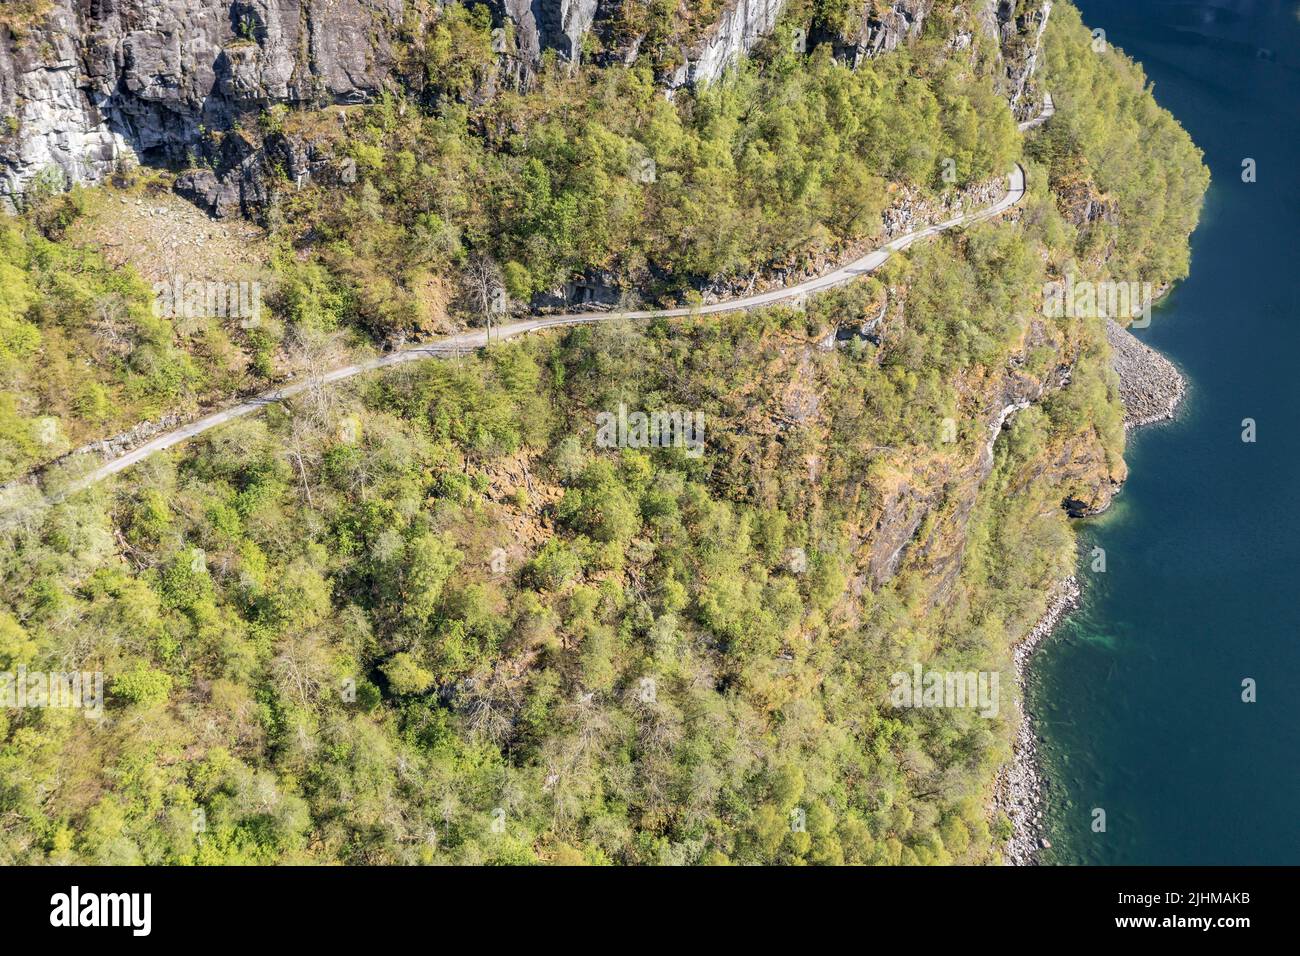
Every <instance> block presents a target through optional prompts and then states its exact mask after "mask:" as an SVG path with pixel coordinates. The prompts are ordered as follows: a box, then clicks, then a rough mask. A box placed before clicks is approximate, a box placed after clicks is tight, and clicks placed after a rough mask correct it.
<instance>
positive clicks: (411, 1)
mask: <svg viewBox="0 0 1300 956" xmlns="http://www.w3.org/2000/svg"><path fill="white" fill-rule="evenodd" d="M45 2H46V5H45V6H40V7H37V8H34V9H36V10H37V11H38V12H36V13H33V14H32V15H30V16H27V17H25V18H22V19H21V20H19V19H18V18H15V17H6V16H4V15H3V14H0V206H7V207H10V208H12V207H13V206H14V205H15V204H16V203H17V201H18V199H19V197H20V196H21V195H22V194H23V192H24V191H25V190H26V189H27V187H28V186H29V184H31V183H32V182H33V181H34V180H36V179H37V178H38V177H40V176H46V177H48V178H49V179H50V180H51V184H52V185H53V186H54V187H57V186H58V185H59V184H68V183H73V182H82V183H94V182H98V181H100V180H102V179H103V178H104V177H105V176H107V175H108V174H109V173H110V172H111V171H112V170H113V169H114V168H115V167H116V166H117V165H118V164H120V163H129V162H143V163H147V164H153V165H164V166H168V167H171V168H173V169H179V170H181V171H182V173H183V174H182V176H181V177H180V181H179V184H178V185H179V188H180V190H181V191H182V192H183V193H184V194H185V195H186V196H188V197H190V198H192V199H194V200H195V201H196V202H198V203H200V204H201V205H202V206H203V207H204V208H206V209H208V210H209V211H210V212H212V213H214V214H217V215H229V214H234V213H243V214H246V215H247V214H255V213H256V212H258V211H259V210H260V209H261V208H262V207H263V206H264V204H265V203H266V202H267V201H268V199H269V194H270V192H271V190H272V182H271V180H272V178H273V177H272V176H271V172H272V171H273V170H284V171H286V172H287V174H288V175H289V177H290V179H291V180H292V181H300V180H301V178H302V177H303V176H314V175H316V174H317V172H318V171H319V170H320V169H321V168H322V167H323V166H325V165H327V163H326V159H325V157H323V156H321V155H313V154H312V150H311V148H310V147H309V146H307V145H304V144H302V143H298V142H294V141H291V140H289V139H287V138H285V137H284V136H283V135H281V136H280V137H279V138H278V139H277V138H276V136H274V135H270V136H266V135H264V134H263V131H259V130H258V123H257V119H258V117H259V116H260V114H261V113H262V112H263V110H265V109H266V108H267V107H268V106H271V105H275V104H289V105H292V106H323V105H329V104H336V105H344V104H353V103H362V102H366V101H369V100H371V99H373V98H374V97H375V96H377V95H378V94H379V92H380V91H381V90H382V89H384V88H385V87H386V86H402V85H404V84H405V83H406V79H405V78H404V77H403V76H402V75H401V74H400V71H399V69H398V67H397V64H396V59H397V55H396V52H395V47H398V46H399V44H398V43H397V38H398V36H399V33H400V30H401V25H405V26H406V27H407V28H409V29H412V30H414V31H415V32H417V33H418V32H419V30H420V21H421V19H422V18H431V17H436V16H437V15H438V10H439V5H438V4H437V3H434V2H431V0H234V2H230V0H93V2H91V0H45ZM935 3H936V0H893V2H892V3H888V4H883V5H882V4H879V3H877V2H875V0H872V2H869V3H864V4H862V6H861V7H860V8H857V12H855V13H853V14H851V15H850V16H849V18H848V19H849V22H850V23H851V24H852V26H847V27H846V26H843V25H838V26H835V27H834V28H830V27H826V26H825V25H821V26H819V25H817V24H813V25H812V30H811V34H810V35H809V36H808V37H807V47H808V49H812V48H813V47H815V46H816V45H817V44H819V43H830V44H832V46H833V47H834V48H835V51H836V53H837V55H839V56H840V57H842V58H843V59H845V60H846V61H848V62H852V63H855V64H856V63H857V62H859V61H860V60H861V58H862V57H870V56H878V55H880V54H882V53H885V52H888V51H890V50H893V49H896V48H897V47H898V46H899V45H900V44H904V43H908V42H912V41H914V40H915V39H916V38H917V37H919V36H920V35H921V32H922V30H923V29H924V27H925V24H926V22H927V19H928V18H929V17H931V16H932V15H933V11H934V7H935ZM627 4H628V0H494V4H493V8H494V16H495V17H496V19H497V21H498V22H499V23H502V24H504V23H506V22H507V21H508V22H509V23H510V24H512V25H513V32H514V35H515V48H514V49H513V50H511V51H509V52H508V53H507V52H505V51H503V53H502V70H503V72H502V75H503V76H504V77H506V78H512V79H514V80H515V81H517V82H522V83H526V82H528V77H529V75H530V74H531V72H532V71H535V70H536V68H537V67H538V66H539V65H540V62H541V58H542V56H543V55H544V54H545V52H546V51H548V50H554V51H556V53H557V54H558V56H559V57H560V58H561V59H562V60H565V61H569V62H577V61H579V60H580V59H581V58H582V56H583V52H582V51H583V50H584V48H585V45H586V42H587V39H588V37H589V36H591V37H592V38H593V41H594V42H593V44H592V45H593V47H594V48H595V49H597V50H599V51H600V52H599V54H598V57H597V60H598V62H601V63H611V62H630V61H632V60H634V59H636V58H637V56H638V55H640V54H641V53H643V52H646V51H643V46H645V45H646V44H647V41H648V40H650V39H651V34H653V43H652V45H653V46H654V47H655V49H654V50H653V51H649V52H648V53H647V55H649V56H650V58H651V61H652V62H653V63H654V65H655V68H656V71H657V72H658V75H659V77H660V80H661V82H662V83H663V85H664V87H665V88H666V89H667V90H669V91H670V92H671V91H672V90H674V89H677V88H679V87H682V86H685V85H689V84H701V83H709V82H712V81H715V80H717V79H718V78H719V77H720V76H721V75H722V74H723V72H724V71H725V70H726V69H727V67H728V66H730V65H731V64H732V63H734V62H735V61H736V60H737V59H738V58H739V57H741V56H743V55H745V54H747V53H750V52H752V51H753V50H754V48H755V47H756V46H757V44H758V43H759V41H760V40H761V39H762V38H763V37H765V36H767V35H768V34H769V33H770V32H771V31H772V29H773V27H774V26H775V24H776V22H777V20H778V18H779V17H780V16H781V15H782V13H783V12H784V11H785V9H786V2H785V0H726V2H725V3H724V4H723V6H722V7H721V10H720V12H718V13H717V14H716V15H711V16H710V19H709V21H708V22H702V21H701V20H700V19H699V18H698V17H695V16H693V15H692V14H691V12H690V10H689V9H688V8H687V7H686V6H682V7H681V8H679V9H677V10H676V11H675V12H674V13H673V14H672V16H671V18H670V19H669V20H668V21H666V22H665V21H663V20H662V18H661V19H660V20H658V21H655V20H653V18H648V17H647V16H646V15H645V11H638V10H632V9H631V8H629V7H628V5H627ZM1022 8H1023V9H1022ZM1050 10H1051V3H1050V0H1038V2H1033V0H1031V2H1028V3H1023V2H1019V0H1017V2H1012V0H983V2H982V4H981V5H979V6H978V7H977V8H976V9H975V11H974V12H973V13H970V14H968V13H966V12H964V8H963V7H961V6H959V5H958V6H954V7H953V8H952V9H950V10H947V11H945V16H947V17H949V18H950V19H951V20H952V23H953V24H954V26H953V27H952V29H954V30H956V31H957V32H956V33H955V34H954V35H953V36H952V38H951V39H950V42H949V45H950V47H951V48H952V49H954V50H961V49H964V48H965V47H968V46H970V45H971V37H972V36H973V31H974V30H976V29H982V30H983V31H985V33H987V34H988V35H989V36H990V37H992V38H994V39H995V40H996V42H997V47H998V51H999V53H998V55H999V56H1000V57H1001V59H1002V66H1001V72H1000V73H999V75H998V77H997V82H998V84H999V86H1000V87H1001V88H1002V89H1003V91H1004V93H1005V94H1006V95H1007V97H1008V100H1009V101H1010V102H1011V104H1012V106H1013V108H1014V109H1015V110H1016V111H1017V113H1018V114H1023V115H1028V114H1030V113H1032V112H1033V111H1034V110H1035V109H1036V103H1035V97H1034V96H1033V95H1032V88H1031V87H1032V82H1031V77H1032V75H1033V72H1034V67H1035V63H1036V58H1037V55H1038V46H1039V41H1040V38H1041V34H1042V30H1043V27H1044V26H1045V24H1046V22H1047V16H1048V13H1049V12H1050Z"/></svg>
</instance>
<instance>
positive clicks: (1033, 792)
mask: <svg viewBox="0 0 1300 956" xmlns="http://www.w3.org/2000/svg"><path fill="white" fill-rule="evenodd" d="M1080 594H1081V591H1080V589H1079V582H1078V580H1077V579H1076V578H1075V577H1074V576H1073V575H1071V576H1070V577H1068V578H1066V579H1065V580H1064V581H1062V582H1061V583H1060V584H1059V585H1057V587H1056V589H1055V591H1054V592H1053V594H1052V598H1051V600H1050V601H1049V602H1048V605H1047V611H1046V613H1044V614H1043V616H1042V618H1040V619H1039V621H1038V623H1037V624H1035V625H1034V627H1033V629H1032V630H1031V631H1030V632H1029V633H1028V634H1027V635H1025V639H1024V640H1023V641H1021V642H1020V643H1019V644H1017V645H1016V649H1015V651H1014V652H1013V653H1012V663H1013V665H1014V667H1015V678H1016V686H1017V687H1018V688H1019V690H1020V693H1019V694H1018V695H1017V696H1016V711H1017V713H1018V714H1019V717H1020V720H1019V722H1018V725H1017V727H1016V740H1015V744H1014V750H1013V756H1012V758H1011V762H1010V763H1008V764H1007V765H1006V766H1005V767H1004V768H1003V770H1002V773H1001V774H1000V775H999V777H998V782H997V787H996V789H995V790H994V796H993V809H994V811H995V812H996V811H998V810H1001V811H1002V812H1003V813H1005V814H1006V815H1007V819H1009V820H1010V821H1011V827H1012V830H1011V838H1010V839H1009V840H1008V841H1007V844H1006V846H1005V847H1004V849H1003V857H1004V861H1005V862H1006V863H1008V864H1011V865H1012V866H1032V865H1033V864H1035V863H1037V862H1038V858H1037V857H1038V851H1039V850H1040V849H1045V848H1047V847H1048V846H1050V844H1049V843H1048V842H1047V838H1046V837H1045V836H1043V826H1044V820H1043V810H1044V807H1043V790H1044V780H1043V776H1042V771H1041V768H1040V767H1039V763H1038V737H1037V736H1036V734H1035V733H1034V729H1033V725H1032V723H1031V721H1030V717H1031V715H1030V714H1029V713H1028V712H1027V711H1026V710H1025V682H1026V677H1027V675H1028V669H1029V660H1030V658H1031V657H1033V654H1034V651H1035V650H1037V649H1038V647H1039V645H1041V644H1042V642H1043V641H1044V640H1045V639H1046V638H1047V637H1048V636H1049V635H1050V634H1051V633H1052V631H1053V630H1055V628H1056V625H1057V624H1059V623H1060V621H1061V618H1063V617H1065V616H1066V615H1067V614H1069V613H1070V612H1071V611H1073V610H1074V609H1075V608H1077V607H1078V606H1079V597H1080Z"/></svg>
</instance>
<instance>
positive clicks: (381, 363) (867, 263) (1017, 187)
mask: <svg viewBox="0 0 1300 956" xmlns="http://www.w3.org/2000/svg"><path fill="white" fill-rule="evenodd" d="M1055 112H1056V106H1055V104H1054V103H1053V102H1052V97H1051V94H1050V93H1049V94H1046V95H1045V97H1044V102H1043V110H1042V112H1041V113H1040V114H1039V115H1038V116H1036V117H1034V118H1033V119H1030V120H1026V121H1025V122H1023V123H1021V124H1019V125H1020V130H1021V131H1022V132H1024V131H1027V130H1030V129H1034V128H1035V127H1038V126H1041V125H1042V124H1043V123H1045V122H1047V120H1048V119H1049V118H1050V117H1051V116H1052V115H1053V114H1054V113H1055ZM1024 195H1025V171H1024V169H1023V167H1021V166H1020V165H1019V164H1018V163H1017V164H1016V167H1015V168H1014V169H1013V170H1012V171H1011V174H1010V175H1009V176H1008V177H1007V192H1006V194H1005V195H1004V196H1003V197H1002V198H1001V199H999V200H998V201H997V202H995V203H993V204H992V205H990V206H987V207H985V208H984V209H981V210H979V211H977V212H974V213H970V214H968V215H964V216H956V217H954V218H952V219H948V220H945V221H944V222H939V223H935V224H934V225H931V226H927V227H925V228H924V229H918V230H916V231H915V232H910V233H908V234H907V235H905V236H899V237H898V238H897V239H894V240H892V241H891V242H888V243H886V244H885V245H883V246H881V247H880V248H878V249H875V250H873V251H871V252H869V253H867V254H866V255H864V256H862V257H861V258H859V259H856V260H854V261H853V262H850V263H848V264H847V265H844V266H840V267H839V268H838V269H835V270H833V271H831V272H827V273H825V274H824V275H820V276H816V277H814V278H812V279H808V280H807V281H804V282H800V283H799V284H798V285H792V286H787V287H785V288H781V289H773V290H772V291H770V292H764V293H761V294H759V295H751V296H745V297H744V298H737V299H726V300H723V301H721V302H715V303H713V304H711V305H704V306H696V307H688V308H678V309H645V310H641V311H635V312H583V313H570V314H565V315H549V316H545V317H538V318H532V319H522V320H520V321H517V322H509V323H506V324H504V325H500V326H498V327H497V328H496V329H495V330H494V335H493V340H494V341H504V340H506V339H512V338H515V337H517V336H520V335H525V334H527V333H529V332H535V331H538V330H540V329H550V328H555V327H557V326H569V325H582V324H585V323H588V322H610V321H613V320H615V319H655V318H679V317H682V316H687V315H714V314H717V313H720V312H743V311H747V310H750V309H758V308H762V307H764V306H768V305H774V304H776V303H779V302H789V301H791V300H796V301H797V300H802V299H803V298H804V297H806V296H808V295H810V294H812V293H815V292H821V291H823V290H825V289H830V288H834V287H835V286H840V285H844V284H846V283H848V282H852V281H853V280H854V279H856V278H858V277H859V276H864V275H867V274H869V273H871V272H874V271H875V270H876V269H879V268H880V267H881V266H882V265H884V263H885V262H886V261H887V260H888V259H889V257H890V256H891V255H893V254H894V253H895V252H901V251H902V250H904V249H906V248H907V247H908V246H910V245H912V244H913V243H914V242H918V241H920V240H923V239H928V238H929V237H931V236H935V235H938V234H939V233H941V232H945V231H947V230H949V229H953V228H955V227H957V226H966V225H970V224H971V223H975V222H980V221H982V220H985V219H991V218H993V217H994V216H998V215H1000V214H1002V213H1003V212H1005V211H1006V210H1008V209H1010V208H1011V207H1012V206H1014V205H1015V204H1016V203H1018V202H1020V200H1021V199H1022V198H1024ZM486 344H487V335H486V332H485V330H483V329H476V330H474V331H470V332H462V333H459V334H457V335H452V336H447V337H445V338H441V339H436V340H434V341H431V342H425V343H421V344H418V345H411V346H407V347H405V348H403V349H400V350H397V351H394V352H389V353H388V354H386V355H382V356H379V357H377V358H373V359H370V360H368V361H364V362H358V363H356V364H353V365H345V366H343V367H342V368H337V369H334V370H333V371H330V372H327V373H326V374H325V375H323V376H321V377H320V379H319V380H316V379H304V380H303V381H300V382H295V383H294V384H292V385H287V386H285V387H283V388H278V389H274V390H273V391H269V392H264V393H262V394H261V395H258V396H256V397H254V398H250V399H248V400H247V401H244V402H241V403H240V404H238V405H232V406H230V407H228V408H223V409H221V410H220V411H215V412H212V413H211V414H210V415H206V416H204V417H203V418H200V419H198V420H196V421H193V422H190V423H189V424H188V425H183V426H182V427H180V428H177V429H174V430H173V431H169V432H167V433H166V434H163V435H159V436H158V437H157V438H154V439H153V440H152V441H149V442H147V443H145V444H143V445H141V446H140V447H138V448H135V449H132V450H131V451H129V452H126V453H125V454H123V455H121V456H119V457H117V458H115V459H113V460H112V461H109V462H107V463H105V464H103V465H101V466H100V467H98V468H96V469H94V470H93V471H90V472H87V473H86V474H85V475H83V476H81V477H80V478H78V479H77V480H76V481H75V482H74V483H73V484H72V486H71V487H69V488H67V489H66V490H65V491H64V494H65V495H66V494H70V493H72V492H75V491H79V490H81V489H83V488H85V487H88V486H89V485H92V484H95V483H96V482H99V481H102V480H103V479H105V478H107V477H108V476H109V475H114V474H117V473H118V472H119V471H123V470H125V469H127V468H130V467H131V466H132V465H134V464H136V463H137V462H139V461H142V460H143V459H145V458H147V457H149V456H150V455H152V454H153V453H154V452H156V451H163V450H164V449H167V448H171V447H172V446H173V445H178V444H180V443H181V442H183V441H185V440H186V439H188V438H193V437H194V436H195V435H201V434H203V432H206V431H208V430H210V429H213V428H216V427H217V426H218V425H224V424H225V423H227V422H230V421H234V420H235V419H237V418H242V417H244V416H245V415H251V414H253V413H254V412H256V411H258V410H260V409H261V408H263V407H264V406H266V405H270V404H272V403H274V402H281V401H283V400H285V399H286V398H291V397H293V396H294V395H297V394H298V393H300V392H302V391H304V390H306V389H307V388H309V387H311V386H313V385H314V384H316V383H317V381H319V382H320V383H321V384H329V383H332V382H338V381H341V380H343V379H345V378H351V377H352V376H354V375H359V374H361V373H363V372H370V371H374V370H376V369H381V368H387V367H388V366H390V365H400V364H402V363H403V362H413V361H416V360H419V359H424V358H429V357H431V356H446V355H459V354H464V353H465V352H468V351H470V350H474V349H480V348H483V347H484V346H485V345H486Z"/></svg>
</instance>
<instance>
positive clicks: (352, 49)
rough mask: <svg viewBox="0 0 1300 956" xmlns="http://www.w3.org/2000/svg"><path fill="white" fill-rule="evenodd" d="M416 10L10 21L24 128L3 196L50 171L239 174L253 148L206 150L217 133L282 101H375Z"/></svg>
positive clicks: (194, 10)
mask: <svg viewBox="0 0 1300 956" xmlns="http://www.w3.org/2000/svg"><path fill="white" fill-rule="evenodd" d="M402 13H403V2H402V0H239V2H235V3H230V2H228V0H163V2H158V0H94V2H79V0H49V7H48V13H47V15H45V16H44V17H43V18H41V19H38V20H36V21H35V22H33V23H31V24H28V25H24V26H20V27H15V25H13V24H11V23H7V22H6V21H5V20H4V18H3V16H0V117H3V121H4V123H5V124H6V125H7V127H8V128H9V129H10V130H11V134H10V135H8V136H6V137H5V138H4V139H3V141H0V200H5V201H8V202H10V203H12V201H13V199H14V198H15V197H16V196H17V195H19V194H20V193H21V191H22V190H23V189H24V188H25V186H26V185H27V184H28V183H30V182H31V181H32V180H33V179H34V178H35V177H36V176H38V175H42V174H44V175H52V176H57V177H59V178H61V179H63V180H64V181H66V182H95V181H98V180H100V179H102V178H103V177H104V176H105V175H107V174H108V173H109V172H110V171H111V170H112V169H113V167H114V165H115V164H116V163H118V162H120V161H124V160H131V161H136V160H138V161H141V162H145V163H158V164H166V165H173V166H176V165H187V164H193V163H195V162H196V161H198V160H203V159H206V160H208V161H210V162H212V163H213V164H214V165H216V166H217V168H218V169H219V170H221V171H222V172H223V173H228V171H229V170H230V169H231V168H238V167H239V166H240V165H241V164H242V163H243V162H244V160H246V159H247V155H246V154H247V152H248V149H245V148H244V147H245V146H246V144H245V143H243V142H241V141H240V137H238V136H236V137H235V138H234V140H233V141H232V142H231V144H230V145H229V146H225V147H223V148H220V149H218V150H217V155H214V156H206V157H204V156H198V155H196V152H197V151H199V150H200V148H201V139H202V137H203V133H204V132H206V131H214V132H220V133H228V132H230V131H233V130H235V128H236V127H237V126H238V124H239V123H240V120H241V119H243V118H246V117H247V116H248V115H249V114H256V112H258V111H260V109H261V108H263V107H265V106H267V105H270V104H272V103H294V104H311V103H356V102H363V101H365V100H367V99H369V98H371V97H373V96H374V95H375V94H376V93H378V91H379V90H380V89H381V87H382V86H383V84H384V83H385V82H386V81H387V79H388V76H389V70H390V68H391V64H392V58H391V52H390V48H389V45H390V37H391V33H392V31H391V29H390V25H391V24H392V23H393V22H394V21H395V20H396V19H397V18H399V17H400V16H401V15H402ZM47 170H49V171H50V172H46V171H47ZM235 188H236V194H237V192H238V187H237V186H236V187H235ZM236 205H238V203H236Z"/></svg>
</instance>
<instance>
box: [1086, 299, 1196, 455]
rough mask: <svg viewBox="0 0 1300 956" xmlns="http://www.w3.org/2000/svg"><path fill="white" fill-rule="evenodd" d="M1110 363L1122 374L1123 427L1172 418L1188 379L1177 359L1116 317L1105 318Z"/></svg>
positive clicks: (1116, 372)
mask: <svg viewBox="0 0 1300 956" xmlns="http://www.w3.org/2000/svg"><path fill="white" fill-rule="evenodd" d="M1106 340H1107V341H1108V342H1110V349H1111V359H1110V363H1111V367H1112V368H1113V369H1115V374H1116V375H1118V376H1119V394H1120V398H1121V399H1122V400H1123V402H1124V428H1125V429H1126V430H1127V429H1130V428H1139V427H1141V426H1142V425H1150V424H1152V423H1154V422H1160V421H1165V420H1166V419H1169V418H1173V417H1174V412H1175V411H1176V410H1177V409H1178V405H1179V403H1180V402H1181V401H1182V400H1183V395H1184V394H1186V392H1187V383H1186V382H1185V381H1184V380H1183V376H1182V375H1181V374H1179V372H1178V369H1177V368H1176V367H1175V366H1174V363H1173V362H1171V361H1169V359H1167V358H1165V357H1164V356H1163V355H1161V354H1160V353H1159V352H1157V351H1156V350H1155V349H1153V348H1151V346H1149V345H1145V344H1143V343H1142V342H1139V341H1138V340H1137V338H1135V337H1134V335H1133V333H1131V332H1130V331H1128V329H1126V328H1124V327H1123V326H1121V325H1120V324H1119V323H1118V322H1116V321H1115V320H1114V319H1107V320H1106Z"/></svg>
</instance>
